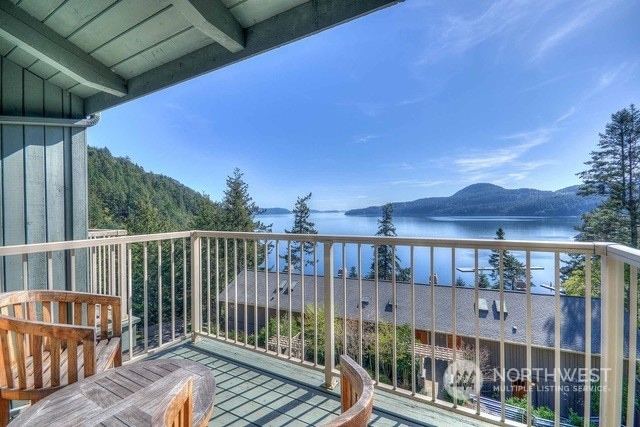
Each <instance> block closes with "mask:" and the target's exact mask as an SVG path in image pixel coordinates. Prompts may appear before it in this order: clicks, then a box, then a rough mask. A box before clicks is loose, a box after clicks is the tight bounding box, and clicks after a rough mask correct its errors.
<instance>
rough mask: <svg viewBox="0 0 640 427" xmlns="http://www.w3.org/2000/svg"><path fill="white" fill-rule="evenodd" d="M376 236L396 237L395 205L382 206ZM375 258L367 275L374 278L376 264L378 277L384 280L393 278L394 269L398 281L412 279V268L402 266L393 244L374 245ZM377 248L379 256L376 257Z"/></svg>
mask: <svg viewBox="0 0 640 427" xmlns="http://www.w3.org/2000/svg"><path fill="white" fill-rule="evenodd" d="M376 236H386V237H395V236H397V234H396V226H395V225H393V205H392V204H391V203H387V204H386V205H384V206H382V218H381V219H379V220H378V232H377V233H376ZM373 249H374V255H373V256H374V259H373V261H372V262H371V270H370V272H369V275H368V276H367V277H369V278H373V277H375V274H376V266H377V268H378V278H380V279H382V280H391V279H392V277H393V271H394V269H395V270H396V274H397V276H396V278H397V280H398V281H403V282H406V281H409V280H411V268H408V267H407V268H402V266H401V264H400V258H399V257H398V255H396V256H395V259H394V256H393V248H392V247H391V245H378V246H373ZM376 249H377V258H376Z"/></svg>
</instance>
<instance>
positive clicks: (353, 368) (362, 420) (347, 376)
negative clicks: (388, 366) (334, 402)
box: [326, 355, 373, 427]
mask: <svg viewBox="0 0 640 427" xmlns="http://www.w3.org/2000/svg"><path fill="white" fill-rule="evenodd" d="M340 386H341V389H340V400H341V402H342V414H341V415H340V416H339V417H338V418H336V419H335V420H333V421H331V422H329V423H328V424H326V426H328V427H346V426H348V427H361V426H366V425H367V423H368V422H369V418H371V411H372V410H373V380H372V379H371V377H370V376H369V374H368V373H367V371H366V370H365V369H364V368H363V367H362V366H360V365H358V364H357V363H356V362H355V361H354V360H353V359H352V358H350V357H349V356H347V355H342V356H340Z"/></svg>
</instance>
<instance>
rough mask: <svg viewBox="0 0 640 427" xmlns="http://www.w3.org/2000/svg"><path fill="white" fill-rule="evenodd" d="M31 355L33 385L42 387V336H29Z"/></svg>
mask: <svg viewBox="0 0 640 427" xmlns="http://www.w3.org/2000/svg"><path fill="white" fill-rule="evenodd" d="M31 355H32V356H33V386H34V387H35V388H42V385H43V384H44V383H43V380H42V337H41V336H40V335H33V336H32V337H31Z"/></svg>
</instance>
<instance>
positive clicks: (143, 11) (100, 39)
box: [0, 0, 402, 115]
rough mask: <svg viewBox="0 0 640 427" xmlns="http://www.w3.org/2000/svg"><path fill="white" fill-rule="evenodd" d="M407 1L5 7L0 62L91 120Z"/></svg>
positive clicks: (54, 1) (4, 1) (3, 0)
mask: <svg viewBox="0 0 640 427" xmlns="http://www.w3.org/2000/svg"><path fill="white" fill-rule="evenodd" d="M399 1H402V0H270V1H268V2H266V1H264V0H243V1H240V0H154V1H149V2H147V1H145V2H135V1H130V0H105V1H101V2H91V3H87V2H80V1H74V0H69V1H63V0H51V1H47V2H26V1H25V2H21V1H19V0H11V1H8V0H0V55H1V56H4V57H6V58H7V59H9V60H11V61H13V62H16V63H17V64H18V65H20V66H21V67H23V68H24V69H26V70H28V71H29V72H32V73H33V74H35V75H37V76H39V77H41V78H42V79H44V80H48V81H50V82H51V83H53V84H55V85H57V86H59V87H61V88H62V89H64V90H68V91H69V92H70V93H72V94H75V95H77V96H79V97H80V98H82V99H83V100H84V110H85V111H84V112H85V114H87V115H88V114H92V113H95V112H99V111H102V110H105V109H108V108H110V107H113V106H116V105H119V104H122V103H124V102H127V101H129V100H132V99H136V98H139V97H141V96H144V95H147V94H149V93H152V92H155V91H158V90H161V89H163V88H166V87H169V86H172V85H175V84H177V83H180V82H183V81H185V80H189V79H191V78H193V77H196V76H199V75H202V74H205V73H208V72H210V71H213V70H217V69H219V68H222V67H225V66H227V65H230V64H233V63H235V62H238V61H241V60H243V59H246V58H249V57H252V56H254V55H258V54H260V53H262V52H266V51H268V50H271V49H274V48H277V47H279V46H282V45H285V44H287V43H291V42H293V41H296V40H299V39H301V38H304V37H307V36H309V35H312V34H315V33H318V32H320V31H323V30H325V29H328V28H331V27H333V26H336V25H339V24H341V23H344V22H347V21H350V20H352V19H355V18H357V17H360V16H363V15H366V14H368V13H371V12H374V11H376V10H379V9H381V8H384V7H387V6H390V5H392V4H395V3H398V2H399Z"/></svg>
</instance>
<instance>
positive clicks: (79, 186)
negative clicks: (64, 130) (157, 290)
mask: <svg viewBox="0 0 640 427" xmlns="http://www.w3.org/2000/svg"><path fill="white" fill-rule="evenodd" d="M71 113H72V114H73V116H74V117H81V116H84V101H83V100H82V99H81V98H79V97H77V96H75V95H71ZM86 135H87V131H86V130H85V129H78V128H72V129H71V161H72V168H73V169H72V171H73V174H72V186H71V188H72V193H73V202H74V203H73V238H74V239H75V240H77V239H86V238H87V230H88V228H89V213H88V212H87V210H88V188H87V179H88V178H87V174H88V171H87V139H86ZM76 269H77V270H76V279H77V285H76V287H77V289H78V290H88V289H89V288H88V279H89V275H88V273H89V254H88V251H87V250H81V251H76Z"/></svg>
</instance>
